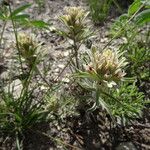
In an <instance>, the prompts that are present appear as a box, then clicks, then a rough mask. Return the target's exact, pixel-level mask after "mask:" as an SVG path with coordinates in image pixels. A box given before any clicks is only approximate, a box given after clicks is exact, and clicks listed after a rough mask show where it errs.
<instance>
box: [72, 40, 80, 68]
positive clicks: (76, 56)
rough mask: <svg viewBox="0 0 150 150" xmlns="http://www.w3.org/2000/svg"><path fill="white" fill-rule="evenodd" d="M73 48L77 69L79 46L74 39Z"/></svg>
mask: <svg viewBox="0 0 150 150" xmlns="http://www.w3.org/2000/svg"><path fill="white" fill-rule="evenodd" d="M73 48H74V53H75V61H76V67H77V69H79V62H78V49H79V48H78V46H77V43H76V41H75V39H74V40H73Z"/></svg>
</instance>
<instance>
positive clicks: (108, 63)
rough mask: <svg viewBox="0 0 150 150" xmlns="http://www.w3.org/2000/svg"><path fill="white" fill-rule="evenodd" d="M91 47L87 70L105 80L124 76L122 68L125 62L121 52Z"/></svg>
mask: <svg viewBox="0 0 150 150" xmlns="http://www.w3.org/2000/svg"><path fill="white" fill-rule="evenodd" d="M93 49H94V50H93V52H92V61H91V62H90V64H89V68H90V69H89V70H88V72H91V73H92V72H95V73H96V74H97V75H98V76H100V77H101V78H102V79H103V81H105V82H106V81H107V82H111V81H113V82H115V81H119V80H122V78H123V77H124V76H125V72H124V70H123V68H124V66H125V65H126V64H127V63H126V62H125V58H124V57H122V54H119V53H118V52H117V51H112V50H109V49H108V50H104V51H102V52H99V51H97V50H96V49H95V48H93Z"/></svg>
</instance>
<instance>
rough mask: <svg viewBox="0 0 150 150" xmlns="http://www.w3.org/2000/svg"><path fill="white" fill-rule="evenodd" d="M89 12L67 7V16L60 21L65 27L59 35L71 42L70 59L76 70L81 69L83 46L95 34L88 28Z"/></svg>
mask: <svg viewBox="0 0 150 150" xmlns="http://www.w3.org/2000/svg"><path fill="white" fill-rule="evenodd" d="M87 15H88V12H86V11H85V10H84V9H82V8H81V7H67V8H65V14H64V15H62V16H61V17H60V21H61V22H62V24H63V25H64V28H63V29H62V30H59V33H60V34H61V35H62V36H64V37H65V38H67V39H69V40H70V41H71V45H72V52H71V55H70V58H75V59H74V60H73V59H71V62H72V64H73V65H74V67H76V68H78V69H79V68H80V64H79V60H78V59H79V58H78V51H79V48H80V46H81V44H82V43H83V42H84V41H85V40H87V39H88V38H89V37H90V36H91V35H92V34H93V33H92V32H91V31H90V30H89V28H88V27H87V22H86V18H87Z"/></svg>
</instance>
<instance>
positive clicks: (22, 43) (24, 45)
mask: <svg viewBox="0 0 150 150" xmlns="http://www.w3.org/2000/svg"><path fill="white" fill-rule="evenodd" d="M18 45H19V50H20V54H21V56H22V57H23V58H25V59H28V58H30V57H33V56H34V55H35V52H36V49H37V47H38V43H37V41H36V40H35V37H33V36H29V35H27V34H25V33H22V34H19V35H18Z"/></svg>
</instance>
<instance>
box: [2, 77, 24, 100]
mask: <svg viewBox="0 0 150 150" xmlns="http://www.w3.org/2000/svg"><path fill="white" fill-rule="evenodd" d="M22 88H23V85H22V82H21V81H20V80H19V79H16V80H14V81H13V82H12V83H10V85H7V86H6V87H4V90H5V92H9V93H12V94H13V96H14V98H16V99H17V98H19V97H20V94H21V91H22Z"/></svg>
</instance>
